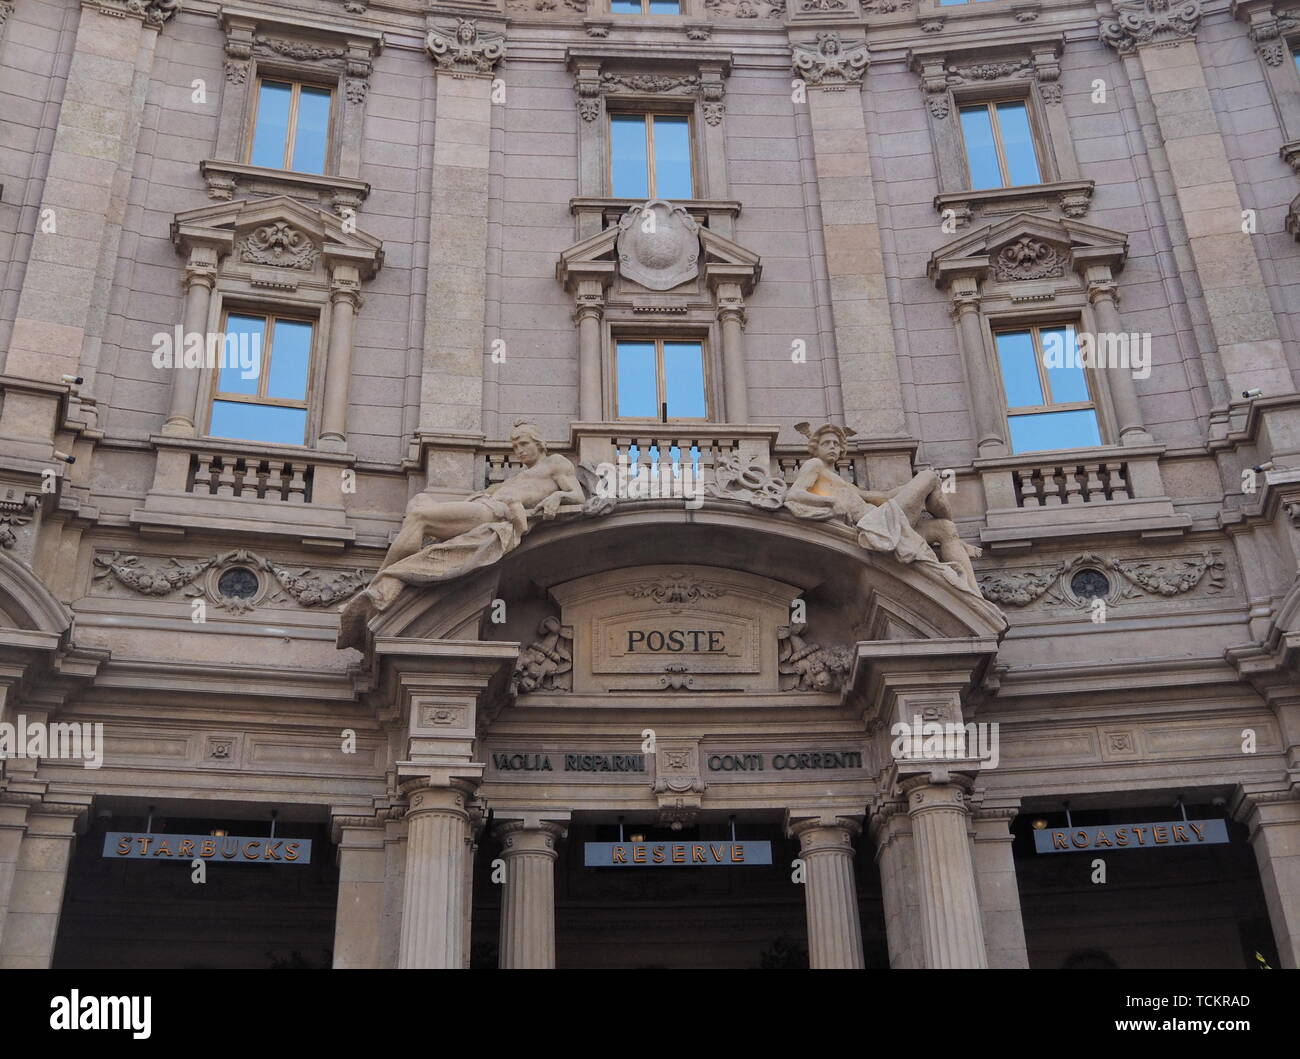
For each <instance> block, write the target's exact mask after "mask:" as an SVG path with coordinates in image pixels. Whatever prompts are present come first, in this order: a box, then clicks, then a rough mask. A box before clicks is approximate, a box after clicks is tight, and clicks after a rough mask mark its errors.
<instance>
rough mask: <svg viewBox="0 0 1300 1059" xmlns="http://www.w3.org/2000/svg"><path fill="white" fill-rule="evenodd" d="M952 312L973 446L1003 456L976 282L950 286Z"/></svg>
mask: <svg viewBox="0 0 1300 1059" xmlns="http://www.w3.org/2000/svg"><path fill="white" fill-rule="evenodd" d="M952 303H953V313H954V314H955V315H956V317H957V332H958V334H959V335H960V336H961V355H962V361H963V363H964V364H965V365H966V382H967V384H968V385H969V387H970V400H971V408H972V410H973V413H974V417H975V434H976V445H977V447H978V449H979V454H980V455H981V456H1005V455H1006V453H1007V437H1006V426H1005V416H1004V414H1003V412H1004V409H1003V407H1002V399H1001V397H1000V396H999V395H998V388H997V386H996V385H995V384H994V380H993V377H992V373H991V366H990V364H989V358H988V353H987V350H986V348H985V343H984V321H983V320H982V319H981V318H980V296H979V281H978V280H977V279H976V278H975V277H973V276H961V277H958V278H956V279H954V280H953V283H952Z"/></svg>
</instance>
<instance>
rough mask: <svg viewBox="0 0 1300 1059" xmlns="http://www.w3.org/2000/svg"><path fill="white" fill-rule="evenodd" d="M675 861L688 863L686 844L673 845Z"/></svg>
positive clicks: (676, 862) (675, 862)
mask: <svg viewBox="0 0 1300 1059" xmlns="http://www.w3.org/2000/svg"><path fill="white" fill-rule="evenodd" d="M673 863H674V864H685V863H686V847H685V846H673Z"/></svg>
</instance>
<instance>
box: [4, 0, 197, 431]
mask: <svg viewBox="0 0 1300 1059" xmlns="http://www.w3.org/2000/svg"><path fill="white" fill-rule="evenodd" d="M172 13H173V11H172V10H168V9H165V8H164V7H163V6H162V5H160V4H158V3H156V2H155V3H150V4H147V5H146V4H143V3H142V4H138V5H128V4H126V3H117V2H114V0H101V2H99V3H85V4H83V5H82V8H81V12H80V20H79V22H78V26H77V36H76V43H75V47H74V49H73V52H72V61H71V64H70V66H69V67H68V74H67V82H66V86H65V87H64V89H63V99H62V103H61V105H60V107H59V118H58V126H57V128H56V129H55V133H54V143H53V145H52V146H51V148H50V154H49V167H48V170H47V172H46V178H45V186H44V188H43V191H42V198H41V204H40V210H39V213H38V215H37V218H36V228H35V232H34V234H33V238H32V245H31V251H30V255H29V260H28V263H27V270H26V273H25V275H24V277H23V289H22V293H21V295H20V296H19V301H18V309H17V313H16V318H15V321H14V327H13V332H12V335H11V337H10V341H9V349H8V355H7V357H6V358H5V360H4V372H5V373H6V374H9V375H16V376H21V377H24V378H29V379H34V380H39V381H41V382H48V383H57V382H59V379H60V377H61V376H62V375H64V374H72V375H76V374H81V375H83V376H85V377H86V378H85V382H84V384H83V385H82V389H81V395H82V396H83V397H85V398H88V397H89V396H90V395H91V394H92V392H93V385H94V379H93V374H94V367H95V364H96V363H97V361H98V355H99V343H100V341H101V338H102V330H103V323H104V319H105V315H106V313H107V309H108V297H109V288H110V286H111V282H112V277H113V274H114V271H115V269H116V267H117V251H118V243H119V240H120V236H121V225H122V218H123V216H124V214H125V210H126V195H127V191H128V188H129V185H130V180H131V173H132V170H133V167H134V155H135V149H136V140H137V136H138V133H139V127H140V118H141V115H142V113H143V110H144V98H145V94H146V91H147V88H148V84H149V78H150V71H151V69H152V67H153V58H154V50H155V47H156V44H157V41H158V30H159V29H160V28H161V26H162V25H163V23H164V22H166V21H167V19H168V18H170V17H171V15H172ZM57 408H58V403H57V401H52V402H47V403H46V404H45V406H44V407H43V408H42V409H40V410H39V412H36V413H35V414H32V413H34V412H35V410H34V409H31V408H29V407H27V406H25V405H23V404H21V403H18V402H16V403H15V406H14V407H13V408H10V407H8V406H7V405H6V407H5V409H4V410H3V414H0V436H9V437H15V436H16V437H23V438H29V439H31V440H32V442H33V443H37V444H42V443H44V442H46V441H48V440H50V439H51V438H52V435H53V429H54V425H55V424H54V416H55V413H56V411H57ZM87 408H88V411H89V413H90V415H91V416H92V418H93V407H92V406H87Z"/></svg>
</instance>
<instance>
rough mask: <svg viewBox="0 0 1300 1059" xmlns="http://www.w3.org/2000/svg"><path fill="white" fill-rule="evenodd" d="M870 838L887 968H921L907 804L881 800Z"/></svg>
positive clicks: (913, 866) (919, 931)
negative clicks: (874, 859)
mask: <svg viewBox="0 0 1300 1059" xmlns="http://www.w3.org/2000/svg"><path fill="white" fill-rule="evenodd" d="M871 837H872V839H873V840H874V841H875V844H876V867H877V869H878V870H879V872H880V896H881V900H882V903H883V905H884V913H885V939H886V941H887V943H888V945H889V966H890V967H892V968H895V969H898V968H913V967H924V966H925V954H924V951H923V949H924V947H923V945H922V943H921V918H920V916H921V913H920V909H919V907H918V904H917V882H916V851H915V849H914V843H913V840H912V821H911V819H910V818H909V817H908V815H907V803H906V802H905V801H903V800H901V799H892V798H889V799H882V800H881V802H880V803H879V804H878V805H876V807H875V809H874V810H873V812H872V817H871Z"/></svg>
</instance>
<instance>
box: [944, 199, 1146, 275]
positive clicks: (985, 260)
mask: <svg viewBox="0 0 1300 1059" xmlns="http://www.w3.org/2000/svg"><path fill="white" fill-rule="evenodd" d="M1017 245H1020V246H1036V245H1042V246H1046V247H1051V248H1054V249H1055V250H1057V251H1058V252H1059V253H1060V255H1061V256H1062V257H1063V258H1069V259H1070V260H1072V261H1074V262H1079V261H1082V260H1088V261H1092V262H1105V263H1106V264H1108V265H1110V266H1111V268H1112V269H1114V270H1118V268H1119V267H1120V265H1122V264H1123V261H1124V257H1125V255H1126V254H1127V252H1128V236H1126V235H1125V234H1124V233H1123V232H1117V231H1113V230H1111V229H1109V228H1100V227H1098V226H1097V225H1093V224H1084V223H1083V222H1081V221H1076V220H1071V219H1069V218H1055V217H1042V216H1039V215H1036V214H1032V213H1017V214H1016V215H1014V216H1012V217H1007V218H1006V219H1005V220H1001V221H998V222H997V223H995V224H986V225H983V226H982V227H980V228H976V229H975V230H974V231H972V232H969V233H968V234H966V235H963V236H962V237H961V238H959V239H954V240H953V241H952V242H950V243H946V244H945V245H943V246H941V247H939V249H938V250H936V251H935V252H934V253H933V254H932V255H931V256H930V264H929V269H928V274H929V276H930V278H931V279H933V280H934V281H935V282H936V283H938V284H940V285H942V284H943V282H944V281H945V279H947V278H949V277H951V276H953V275H955V274H961V273H966V272H969V271H971V270H973V269H978V268H983V267H987V266H988V265H989V264H990V263H991V262H992V261H994V260H995V259H996V258H997V257H998V255H999V254H1001V253H1002V252H1003V251H1004V250H1006V249H1007V248H1008V247H1015V246H1017Z"/></svg>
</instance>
